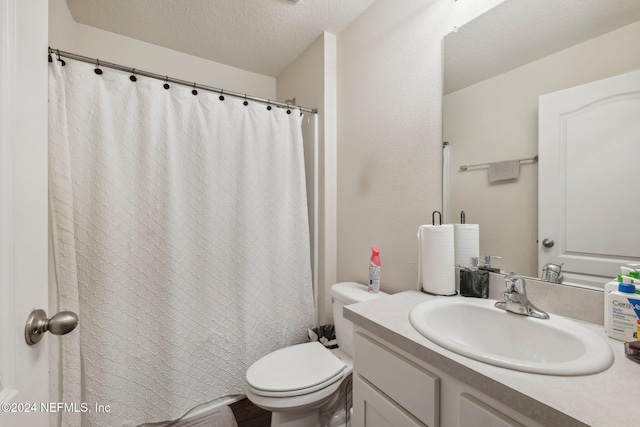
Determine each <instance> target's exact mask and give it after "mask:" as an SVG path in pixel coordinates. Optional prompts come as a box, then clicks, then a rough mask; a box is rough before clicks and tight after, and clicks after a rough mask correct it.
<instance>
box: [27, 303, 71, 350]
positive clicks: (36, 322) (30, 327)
mask: <svg viewBox="0 0 640 427" xmlns="http://www.w3.org/2000/svg"><path fill="white" fill-rule="evenodd" d="M77 325H78V315H77V314H75V313H74V312H72V311H61V312H60V313H58V314H56V315H55V316H53V317H52V318H51V319H48V318H47V313H46V312H45V311H44V310H42V309H39V308H38V309H36V310H33V311H32V312H31V314H30V315H29V318H28V319H27V324H26V325H25V327H24V338H25V340H26V341H27V344H29V345H33V344H37V343H39V342H40V340H41V339H42V336H43V335H44V333H45V332H47V331H49V332H51V333H52V334H54V335H64V334H68V333H69V332H71V331H73V330H74V329H75V327H76V326H77Z"/></svg>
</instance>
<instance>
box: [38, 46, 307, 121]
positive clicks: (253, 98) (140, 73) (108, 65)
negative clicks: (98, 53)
mask: <svg viewBox="0 0 640 427" xmlns="http://www.w3.org/2000/svg"><path fill="white" fill-rule="evenodd" d="M52 54H54V55H57V56H58V57H65V58H69V59H75V60H76V61H82V62H87V63H89V64H94V65H97V66H98V68H99V67H106V68H112V69H114V70H120V71H126V72H130V73H133V74H135V75H138V76H145V77H149V78H152V79H156V80H162V81H163V82H169V83H175V84H178V85H182V86H187V87H191V88H194V89H202V90H206V91H209V92H215V93H219V94H221V95H229V96H233V97H236V98H242V99H246V100H251V101H256V102H261V103H264V104H269V105H275V106H276V107H283V108H296V109H298V110H300V111H304V112H305V113H312V114H318V110H317V109H315V108H307V107H301V106H299V105H292V104H287V103H284V102H278V101H273V100H271V99H265V98H259V97H257V96H251V95H247V94H244V93H238V92H233V91H230V90H224V89H218V88H215V87H211V86H205V85H201V84H197V83H195V82H188V81H186V80H180V79H176V78H173V77H168V76H162V75H160V74H155V73H151V72H149V71H144V70H139V69H137V68H133V67H125V66H123V65H119V64H114V63H111V62H104V61H100V60H99V59H94V58H89V57H87V56H82V55H77V54H75V53H71V52H65V51H62V50H58V49H52V48H49V56H51V55H52Z"/></svg>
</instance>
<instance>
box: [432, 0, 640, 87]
mask: <svg viewBox="0 0 640 427" xmlns="http://www.w3.org/2000/svg"><path fill="white" fill-rule="evenodd" d="M638 20H640V0H562V1H560V0H506V1H505V2H504V3H501V4H499V5H498V6H497V7H495V8H494V9H492V10H490V11H488V12H487V13H485V14H484V15H482V16H480V17H479V18H477V19H475V20H473V21H471V22H469V23H468V24H466V25H464V26H462V27H461V28H460V29H459V30H458V31H457V32H454V33H450V34H448V35H447V36H446V37H445V42H444V46H445V54H444V58H445V61H444V62H445V64H444V75H445V79H444V93H451V92H453V91H456V90H459V89H462V88H464V87H467V86H470V85H472V84H474V83H478V82H480V81H483V80H486V79H487V78H490V77H493V76H496V75H498V74H501V73H504V72H506V71H509V70H512V69H514V68H516V67H519V66H521V65H525V64H528V63H529V62H531V61H534V60H536V59H540V58H543V57H545V56H548V55H551V54H552V53H555V52H559V51H560V50H563V49H566V48H568V47H571V46H574V45H576V44H578V43H581V42H584V41H586V40H589V39H591V38H594V37H597V36H599V35H602V34H605V33H607V32H610V31H613V30H615V29H616V28H620V27H622V26H625V25H628V24H631V23H633V22H636V21H638ZM639 43H640V41H639Z"/></svg>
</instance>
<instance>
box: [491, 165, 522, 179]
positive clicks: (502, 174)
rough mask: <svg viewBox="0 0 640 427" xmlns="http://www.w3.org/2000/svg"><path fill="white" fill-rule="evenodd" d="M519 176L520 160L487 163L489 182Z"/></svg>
mask: <svg viewBox="0 0 640 427" xmlns="http://www.w3.org/2000/svg"><path fill="white" fill-rule="evenodd" d="M519 176H520V160H507V161H505V162H495V163H489V182H496V181H504V180H507V179H515V178H518V177H519Z"/></svg>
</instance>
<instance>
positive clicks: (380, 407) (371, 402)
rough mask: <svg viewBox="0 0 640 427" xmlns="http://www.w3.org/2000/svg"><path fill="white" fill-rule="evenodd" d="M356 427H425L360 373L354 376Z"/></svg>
mask: <svg viewBox="0 0 640 427" xmlns="http://www.w3.org/2000/svg"><path fill="white" fill-rule="evenodd" d="M352 425H353V426H354V427H425V425H424V424H422V423H421V422H419V421H418V420H417V419H415V418H414V417H413V416H411V414H409V413H408V412H407V411H405V410H404V409H402V408H401V407H400V406H398V405H396V404H395V403H394V402H392V401H391V400H389V399H387V398H386V397H385V396H383V395H382V394H381V393H380V392H379V391H378V390H377V389H375V388H374V387H372V386H371V385H369V384H367V383H366V382H365V381H364V380H363V379H361V378H360V377H359V376H358V375H354V377H353V419H352Z"/></svg>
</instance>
